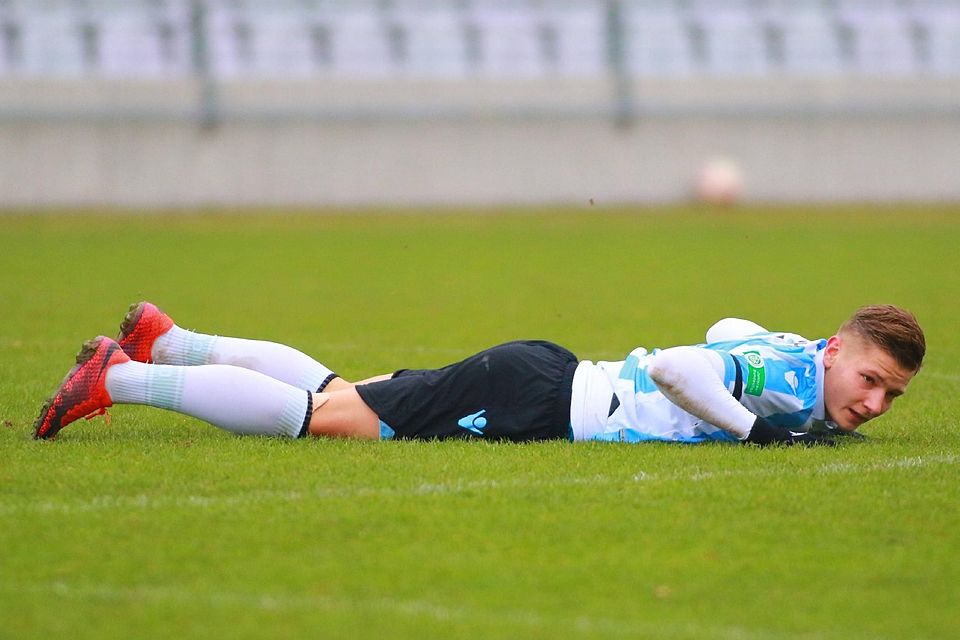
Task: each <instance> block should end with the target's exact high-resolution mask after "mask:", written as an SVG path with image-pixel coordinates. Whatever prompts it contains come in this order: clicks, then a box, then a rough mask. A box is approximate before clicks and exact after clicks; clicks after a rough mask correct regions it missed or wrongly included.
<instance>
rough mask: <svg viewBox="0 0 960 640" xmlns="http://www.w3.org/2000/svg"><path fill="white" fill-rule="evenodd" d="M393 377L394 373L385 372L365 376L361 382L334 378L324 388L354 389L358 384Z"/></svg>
mask: <svg viewBox="0 0 960 640" xmlns="http://www.w3.org/2000/svg"><path fill="white" fill-rule="evenodd" d="M392 377H393V374H390V373H385V374H383V375H379V376H373V377H372V378H365V379H364V380H360V381H359V382H350V381H349V380H344V379H343V378H334V379H333V380H331V381H330V382H328V383H327V386H326V387H324V388H323V390H324V391H325V392H326V393H333V392H334V391H340V390H341V389H352V388H353V387H355V386H357V385H358V384H368V383H370V382H380V381H381V380H389V379H390V378H392Z"/></svg>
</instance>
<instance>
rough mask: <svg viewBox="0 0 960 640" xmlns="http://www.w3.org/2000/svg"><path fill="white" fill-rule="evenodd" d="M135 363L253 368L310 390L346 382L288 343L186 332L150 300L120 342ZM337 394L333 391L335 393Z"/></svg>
mask: <svg viewBox="0 0 960 640" xmlns="http://www.w3.org/2000/svg"><path fill="white" fill-rule="evenodd" d="M117 341H118V342H119V343H120V346H121V347H122V348H123V350H124V351H125V352H126V353H127V355H129V356H130V357H131V358H132V359H133V360H136V361H138V362H155V363H157V364H170V365H181V366H197V365H208V364H227V365H232V366H235V367H242V368H244V369H251V370H253V371H258V372H260V373H263V374H266V375H268V376H270V377H271V378H276V379H277V380H280V381H282V382H286V383H287V384H290V385H293V386H295V387H297V388H299V389H304V390H307V391H318V390H323V389H325V388H326V386H327V385H328V384H329V383H331V381H336V383H335V384H334V387H333V388H334V389H336V388H343V387H344V386H346V384H349V383H346V384H345V381H341V380H340V379H338V378H337V376H336V374H334V372H333V371H332V370H331V369H330V368H328V367H327V366H326V365H323V364H321V363H320V362H317V361H316V360H315V359H313V358H311V357H310V356H308V355H306V354H305V353H303V352H301V351H298V350H297V349H294V348H293V347H288V346H287V345H283V344H279V343H276V342H268V341H264V340H248V339H245V338H229V337H223V336H214V335H208V334H205V333H198V332H195V331H189V330H187V329H183V328H182V327H179V326H177V325H176V323H174V321H173V320H172V319H171V318H170V316H168V315H167V314H165V313H163V312H162V311H160V309H158V308H157V307H156V306H155V305H153V304H151V303H149V302H139V303H137V304H134V305H132V306H131V307H130V310H129V311H128V312H127V315H126V317H124V319H123V323H122V324H121V325H120V335H119V337H118V338H117ZM331 390H332V389H331Z"/></svg>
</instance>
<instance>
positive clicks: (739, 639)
mask: <svg viewBox="0 0 960 640" xmlns="http://www.w3.org/2000/svg"><path fill="white" fill-rule="evenodd" d="M0 593H6V594H17V595H23V594H28V595H38V596H43V597H44V598H45V599H46V600H49V601H57V602H62V601H65V600H73V601H76V600H100V601H106V602H114V603H116V602H121V603H122V602H132V603H135V604H138V605H139V604H142V603H144V602H154V603H159V604H174V605H187V604H192V605H197V604H199V605H201V606H203V607H208V608H219V609H244V610H251V609H253V610H259V611H264V612H281V613H282V612H294V613H296V612H317V611H343V612H347V613H351V614H354V615H357V614H359V615H363V614H366V615H370V614H371V613H372V612H380V613H383V614H387V615H394V616H405V617H409V618H422V619H431V620H435V621H437V622H452V623H468V624H469V623H477V622H495V623H499V624H504V623H506V624H508V625H510V626H513V627H523V628H527V629H538V630H542V629H551V628H552V629H556V630H558V631H561V632H562V634H563V635H566V634H568V633H569V632H570V631H573V632H575V633H578V634H587V635H591V636H594V635H597V634H602V635H605V636H626V637H644V638H697V639H698V640H699V639H701V638H711V639H716V640H752V639H756V640H767V639H772V640H813V639H822V638H830V637H837V638H839V637H840V636H841V635H842V637H843V638H850V637H854V638H855V637H856V636H850V634H848V633H844V634H838V633H831V632H804V633H792V632H784V631H773V630H769V629H750V628H746V627H740V626H737V627H724V626H711V625H709V624H700V623H697V622H693V621H691V622H684V623H669V622H652V621H651V622H644V621H642V620H623V619H617V618H609V617H604V616H590V615H576V616H570V615H563V614H561V615H558V616H547V615H544V614H541V613H537V612H535V611H526V610H522V609H502V608H500V607H497V608H496V609H482V608H477V607H471V606H464V605H461V606H449V605H444V604H437V603H434V602H429V601H425V600H394V599H389V598H369V599H360V598H344V597H331V596H320V595H304V594H288V593H244V592H229V591H220V592H216V591H215V592H210V591H206V590H201V591H194V590H189V589H184V588H181V587H158V586H136V587H122V586H115V585H106V584H100V585H93V586H74V585H70V584H67V583H65V582H51V583H27V584H23V583H21V584H16V583H0ZM5 599H6V598H5ZM870 637H871V638H874V639H877V640H882V638H879V637H878V636H874V635H871V636H870Z"/></svg>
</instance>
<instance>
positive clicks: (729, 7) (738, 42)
mask: <svg viewBox="0 0 960 640" xmlns="http://www.w3.org/2000/svg"><path fill="white" fill-rule="evenodd" d="M754 5H755V3H751V2H750V1H749V0H699V1H698V2H697V3H696V5H695V9H694V15H695V16H696V20H697V22H698V24H699V25H701V29H702V30H703V37H704V43H703V46H704V49H705V60H704V65H703V68H704V71H705V72H706V73H708V74H710V75H717V76H757V75H762V74H764V73H766V72H767V71H768V70H769V65H770V59H769V57H768V53H767V49H766V46H765V42H764V30H763V26H764V25H763V23H762V21H761V18H762V15H761V14H760V12H758V11H757V10H756V8H755V6H754Z"/></svg>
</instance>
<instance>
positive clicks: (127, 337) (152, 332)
mask: <svg viewBox="0 0 960 640" xmlns="http://www.w3.org/2000/svg"><path fill="white" fill-rule="evenodd" d="M172 326H173V320H172V319H171V318H170V316H168V315H167V314H165V313H164V312H163V311H160V309H158V308H157V306H156V305H155V304H152V303H150V302H137V303H136V304H132V305H130V310H129V311H127V315H126V316H124V318H123V322H121V323H120V335H118V336H117V342H118V343H120V348H121V349H123V350H124V352H126V354H127V355H128V356H130V359H131V360H136V361H137V362H153V356H152V355H151V350H152V349H153V343H154V342H155V341H156V339H157V338H158V337H159V336H161V335H163V334H164V333H166V332H167V331H169V330H170V327H172Z"/></svg>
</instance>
